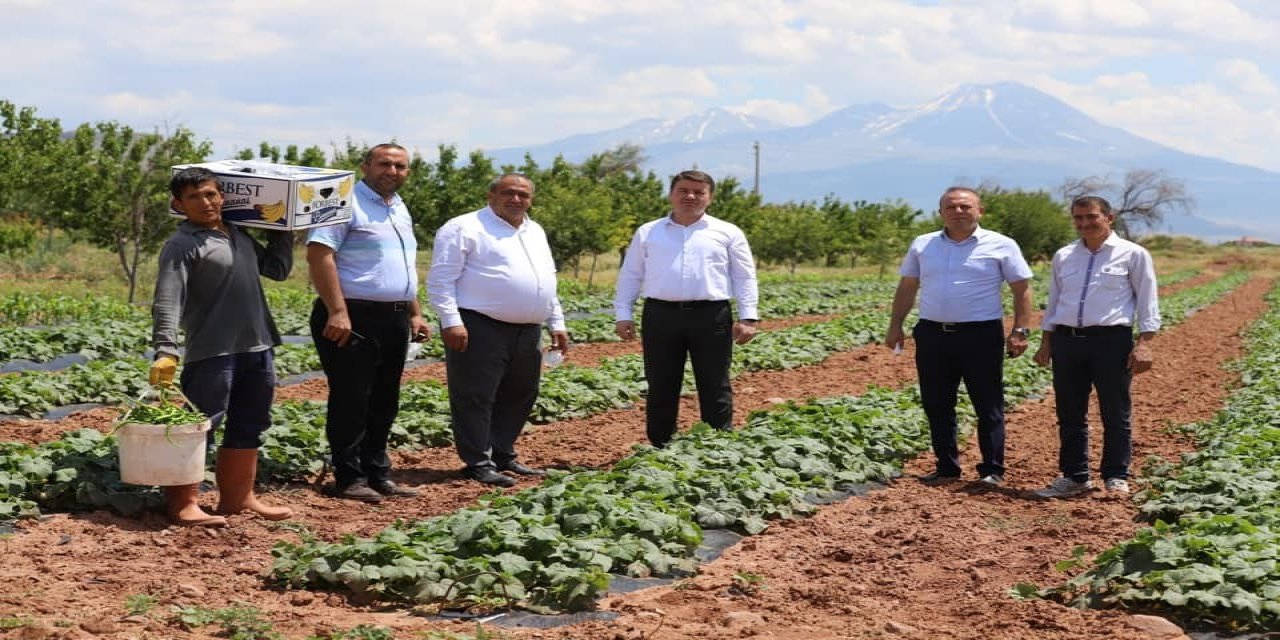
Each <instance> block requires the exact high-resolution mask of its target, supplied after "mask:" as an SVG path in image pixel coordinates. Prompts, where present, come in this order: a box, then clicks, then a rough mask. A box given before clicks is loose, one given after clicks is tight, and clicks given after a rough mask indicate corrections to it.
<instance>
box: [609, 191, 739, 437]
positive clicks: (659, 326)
mask: <svg viewBox="0 0 1280 640" xmlns="http://www.w3.org/2000/svg"><path fill="white" fill-rule="evenodd" d="M715 188H716V183H715V180H713V179H712V178H711V176H709V175H707V174H706V173H703V172H702V171H682V172H680V173H678V174H676V175H675V176H673V177H672V178H671V192H670V194H669V196H668V199H669V200H670V201H671V213H670V214H669V215H667V216H664V217H662V218H659V219H657V220H654V221H651V222H647V223H645V224H643V225H641V226H640V228H639V229H636V232H635V234H634V235H633V236H632V238H631V244H630V246H628V247H627V253H626V256H625V257H624V258H623V261H622V268H621V269H620V270H619V271H618V284H617V290H616V292H615V294H614V303H613V306H614V315H615V317H616V319H617V322H616V327H615V331H616V332H617V334H618V337H620V338H622V339H623V340H634V339H635V337H636V325H635V321H634V319H633V317H632V310H631V307H632V305H634V304H635V302H636V299H637V298H639V297H640V296H643V297H644V309H643V311H642V316H641V319H642V321H643V322H642V326H643V330H642V331H641V334H642V335H641V343H642V346H643V349H644V377H645V379H646V380H647V381H648V383H649V392H648V394H647V395H646V397H645V429H646V432H647V435H648V437H649V442H651V443H653V445H654V446H655V447H664V446H666V444H667V443H668V442H669V441H670V440H671V437H672V436H673V435H674V434H675V432H676V419H677V417H678V412H679V402H680V389H681V388H682V387H683V385H684V363H685V360H686V359H689V360H691V361H692V363H693V377H694V381H695V382H696V383H697V387H698V406H699V410H700V412H701V418H702V421H703V422H706V423H707V424H709V425H711V426H712V427H713V428H716V429H720V430H724V431H727V430H729V429H730V428H731V427H732V421H733V386H732V385H731V384H730V383H729V364H730V362H731V359H732V357H733V345H734V344H735V343H737V344H746V343H748V342H750V341H751V340H752V338H754V337H755V335H756V322H757V321H758V320H759V317H760V315H759V312H758V310H757V308H756V305H757V300H758V297H759V292H758V289H757V285H756V267H755V259H754V258H753V257H752V255H751V247H750V245H748V244H747V236H746V235H745V234H744V233H743V232H742V229H739V228H738V227H737V226H735V225H734V224H732V223H730V222H726V221H724V220H721V219H719V218H716V217H714V216H712V215H710V214H708V213H707V207H709V206H710V205H711V202H712V200H713V199H714V197H715ZM731 298H733V299H736V300H737V301H738V320H737V321H735V320H734V318H733V311H732V309H731V308H730V305H729V300H730V299H731Z"/></svg>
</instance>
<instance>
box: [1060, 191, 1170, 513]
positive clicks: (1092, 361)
mask: <svg viewBox="0 0 1280 640" xmlns="http://www.w3.org/2000/svg"><path fill="white" fill-rule="evenodd" d="M1115 219H1116V216H1115V214H1114V213H1113V212H1112V211H1111V204H1110V203H1108V202H1107V201H1106V200H1104V199H1102V198H1099V197H1097V196H1084V197H1080V198H1076V199H1075V201H1073V202H1072V203H1071V221H1072V223H1074V224H1075V227H1076V232H1077V233H1079V234H1080V239H1079V240H1077V241H1075V242H1073V243H1071V244H1069V245H1067V246H1065V247H1063V248H1061V249H1059V250H1058V252H1057V253H1055V254H1053V272H1052V279H1051V280H1050V281H1049V302H1048V304H1047V305H1046V306H1045V313H1044V321H1043V324H1042V328H1043V329H1044V340H1043V341H1042V342H1041V343H1040V349H1039V350H1038V351H1036V355H1035V361H1036V363H1037V364H1039V365H1040V366H1049V365H1050V363H1051V362H1052V365H1053V392H1054V396H1055V398H1056V402H1057V410H1058V439H1059V444H1060V447H1061V448H1060V449H1059V451H1058V469H1059V471H1061V472H1062V476H1061V477H1059V478H1057V479H1056V480H1054V481H1053V482H1052V483H1051V484H1050V485H1049V486H1048V487H1046V488H1044V489H1041V490H1039V491H1037V492H1036V495H1038V496H1040V497H1042V498H1068V497H1071V496H1077V495H1080V494H1082V493H1085V492H1087V491H1090V490H1091V489H1093V482H1092V481H1091V480H1090V479H1089V423H1088V409H1089V392H1090V391H1091V390H1092V389H1097V391H1098V409H1099V413H1100V414H1102V466H1101V469H1100V471H1101V475H1102V479H1103V486H1104V487H1105V488H1106V490H1107V492H1109V493H1117V494H1125V493H1128V492H1129V481H1128V478H1129V462H1130V460H1131V458H1132V442H1131V434H1130V427H1129V411H1130V408H1131V406H1132V405H1131V402H1130V396H1129V388H1130V383H1131V382H1132V381H1133V375H1134V374H1137V373H1142V372H1144V371H1148V370H1150V369H1151V363H1152V355H1151V339H1152V338H1154V337H1155V335H1156V331H1159V330H1160V306H1159V302H1158V294H1157V291H1156V271H1155V265H1154V264H1153V262H1152V260H1151V254H1150V253H1148V252H1147V250H1146V249H1144V248H1142V247H1141V246H1140V245H1138V244H1136V243H1133V242H1130V241H1128V240H1125V239H1123V238H1121V237H1119V236H1118V235H1116V234H1115V233H1114V232H1113V231H1112V230H1111V225H1112V223H1114V222H1115ZM1135 325H1136V326H1137V328H1138V340H1137V344H1134V339H1133V329H1134V326H1135Z"/></svg>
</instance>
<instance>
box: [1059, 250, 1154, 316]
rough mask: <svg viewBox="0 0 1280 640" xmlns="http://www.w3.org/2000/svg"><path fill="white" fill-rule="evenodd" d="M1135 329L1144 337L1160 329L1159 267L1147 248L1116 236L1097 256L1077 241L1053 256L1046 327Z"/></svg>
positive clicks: (1096, 253) (1098, 251)
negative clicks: (1157, 289)
mask: <svg viewBox="0 0 1280 640" xmlns="http://www.w3.org/2000/svg"><path fill="white" fill-rule="evenodd" d="M1135 313H1136V314H1137V315H1136V317H1135ZM1135 320H1137V322H1135ZM1135 324H1136V326H1137V327H1138V331H1139V332H1140V333H1148V332H1154V331H1158V330H1159V329H1160V303H1159V300H1158V296H1157V292H1156V270H1155V264H1154V263H1153V262H1152V260H1151V254H1150V253H1148V252H1147V250H1146V249H1144V248H1142V246H1141V245H1138V244H1137V243H1134V242H1130V241H1128V240H1125V239H1123V238H1121V237H1120V236H1118V235H1116V234H1115V232H1112V233H1111V235H1109V236H1107V239H1106V240H1104V241H1103V242H1102V246H1101V247H1098V250H1097V251H1096V252H1095V251H1090V250H1089V248H1088V247H1087V246H1085V244H1084V241H1083V240H1077V241H1075V242H1073V243H1071V244H1069V245H1067V246H1065V247H1063V248H1061V249H1058V251H1057V252H1056V253H1054V254H1053V274H1052V277H1051V278H1050V280H1049V302H1048V304H1047V305H1045V312H1044V320H1043V322H1042V324H1041V328H1043V329H1044V330H1045V331H1053V328H1054V326H1056V325H1064V326H1068V327H1099V326H1101V327H1109V326H1114V325H1122V326H1134V325H1135Z"/></svg>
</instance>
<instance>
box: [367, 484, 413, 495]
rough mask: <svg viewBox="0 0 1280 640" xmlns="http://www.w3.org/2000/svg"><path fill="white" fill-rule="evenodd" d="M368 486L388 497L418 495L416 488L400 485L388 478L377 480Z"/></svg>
mask: <svg viewBox="0 0 1280 640" xmlns="http://www.w3.org/2000/svg"><path fill="white" fill-rule="evenodd" d="M369 487H370V488H372V489H373V490H374V491H377V492H378V493H380V494H382V495H384V496H386V497H388V498H410V497H413V496H416V495H418V490H417V489H410V488H409V487H402V486H400V485H398V484H396V483H394V482H392V481H390V480H378V481H376V482H373V483H372V484H370V485H369Z"/></svg>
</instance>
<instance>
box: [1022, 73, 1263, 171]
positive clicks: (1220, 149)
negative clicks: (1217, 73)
mask: <svg viewBox="0 0 1280 640" xmlns="http://www.w3.org/2000/svg"><path fill="white" fill-rule="evenodd" d="M1226 66H1227V67H1228V68H1230V69H1233V70H1235V71H1237V72H1238V71H1239V67H1240V65H1231V64H1229V65H1226ZM1246 68H1247V65H1246ZM1224 77H1225V78H1227V79H1228V80H1231V79H1232V77H1231V76H1224ZM1213 80H1214V78H1209V79H1207V80H1204V81H1197V82H1188V83H1185V84H1180V85H1175V86H1163V85H1156V84H1154V83H1153V82H1152V81H1151V79H1150V78H1149V77H1147V76H1146V75H1145V74H1143V73H1138V72H1131V73H1125V74H1118V75H1106V76H1099V77H1097V78H1095V79H1094V80H1093V81H1092V82H1090V83H1088V84H1084V85H1072V84H1068V83H1062V82H1056V81H1052V80H1046V81H1042V82H1040V83H1038V85H1039V86H1040V87H1041V88H1042V89H1045V90H1046V91H1049V92H1050V93H1052V94H1054V95H1056V96H1058V97H1059V98H1062V99H1064V100H1066V101H1067V102H1069V103H1070V104H1072V105H1073V106H1075V107H1077V108H1079V109H1080V110H1081V111H1084V112H1085V113H1087V114H1089V115H1090V116H1093V117H1094V118H1095V119H1097V120H1099V121H1101V122H1104V123H1106V124H1109V125H1112V126H1116V127H1120V128H1122V129H1125V130H1127V131H1129V132H1131V133H1134V134H1136V135H1139V136H1142V137H1145V138H1148V139H1150V140H1153V141H1155V142H1159V143H1161V144H1165V145H1168V146H1170V147H1173V148H1175V149H1179V150H1182V151H1186V152H1189V153H1194V154H1198V155H1204V156H1210V157H1217V158H1226V159H1229V160H1234V161H1236V162H1242V163H1246V164H1252V165H1255V166H1260V167H1264V168H1269V169H1272V170H1280V157H1277V154H1276V153H1275V152H1274V149H1276V148H1278V147H1280V119H1278V118H1277V116H1280V111H1277V109H1276V107H1275V106H1274V102H1272V103H1267V104H1266V105H1264V106H1261V107H1257V106H1250V103H1251V102H1254V101H1253V100H1251V99H1249V96H1245V95H1242V94H1241V93H1240V92H1239V90H1238V86H1237V83H1236V82H1235V81H1232V82H1227V83H1215V82H1213ZM1269 86H1270V89H1269V90H1271V91H1275V90H1276V89H1275V86H1274V85H1269Z"/></svg>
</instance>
